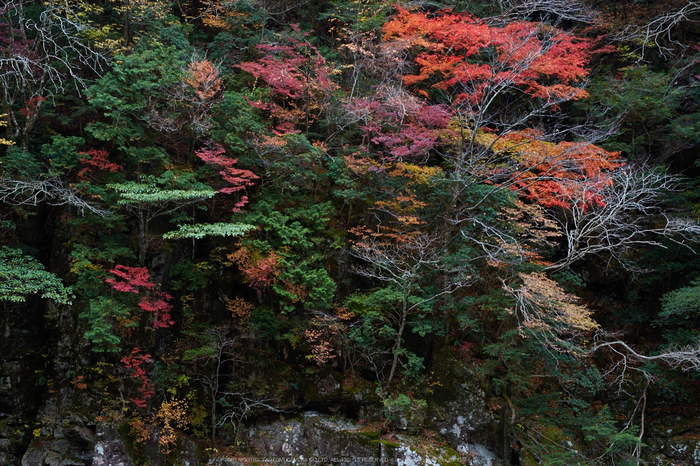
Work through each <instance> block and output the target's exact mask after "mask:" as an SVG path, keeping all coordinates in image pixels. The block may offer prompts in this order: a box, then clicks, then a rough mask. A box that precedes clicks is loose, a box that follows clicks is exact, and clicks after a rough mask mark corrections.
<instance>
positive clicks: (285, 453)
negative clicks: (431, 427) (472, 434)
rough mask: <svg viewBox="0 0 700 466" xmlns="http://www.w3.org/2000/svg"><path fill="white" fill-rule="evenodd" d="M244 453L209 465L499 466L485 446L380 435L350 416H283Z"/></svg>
mask: <svg viewBox="0 0 700 466" xmlns="http://www.w3.org/2000/svg"><path fill="white" fill-rule="evenodd" d="M247 440H248V444H249V447H251V448H252V450H253V451H254V452H255V453H254V454H252V455H247V456H246V457H245V458H244V457H225V456H222V457H218V458H215V459H212V460H211V461H210V462H209V463H208V464H209V466H237V465H240V464H245V463H246V462H247V463H250V462H251V461H255V460H256V459H257V460H259V461H266V460H267V461H270V460H278V461H284V462H285V463H287V464H324V463H332V464H342V465H347V466H366V465H367V464H392V465H394V464H395V465H402V466H413V465H416V466H418V465H435V466H437V465H460V464H466V465H479V466H487V465H488V466H496V465H499V464H501V463H498V462H497V461H496V459H495V456H494V455H493V454H492V453H490V452H488V451H487V450H486V449H485V448H483V447H482V448H474V447H473V446H462V448H461V452H460V451H458V450H456V449H453V448H451V447H450V446H448V445H445V443H444V441H441V439H440V440H438V439H433V440H430V439H426V438H425V437H421V436H414V435H407V434H389V435H382V434H381V432H380V431H378V430H375V429H373V428H372V427H369V426H365V425H362V424H359V423H356V422H354V421H350V420H346V419H336V418H335V417H331V416H328V415H324V414H320V413H317V412H313V411H312V412H306V413H304V415H303V416H302V417H301V418H300V419H294V420H280V421H276V422H273V423H270V424H266V425H260V426H256V427H252V428H251V429H250V430H249V431H248V439H247Z"/></svg>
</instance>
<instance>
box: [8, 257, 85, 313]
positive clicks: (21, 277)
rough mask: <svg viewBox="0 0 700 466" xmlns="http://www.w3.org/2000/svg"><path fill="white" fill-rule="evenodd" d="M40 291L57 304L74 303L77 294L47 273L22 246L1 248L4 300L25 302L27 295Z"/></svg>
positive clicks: (39, 292) (43, 295)
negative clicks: (74, 294) (18, 247)
mask: <svg viewBox="0 0 700 466" xmlns="http://www.w3.org/2000/svg"><path fill="white" fill-rule="evenodd" d="M29 294H36V295H39V296H41V297H42V298H46V299H52V300H54V301H56V302H57V303H61V304H71V299H72V298H73V297H74V296H73V293H72V290H71V288H70V287H64V286H63V283H61V280H60V279H59V278H58V277H57V276H56V275H54V274H52V273H51V272H47V271H46V269H45V268H44V266H43V265H41V264H40V263H39V262H38V261H37V260H36V259H34V258H32V257H29V256H26V255H25V254H24V253H22V251H21V250H20V249H13V248H8V247H7V246H2V248H0V301H10V302H24V301H25V300H26V295H29Z"/></svg>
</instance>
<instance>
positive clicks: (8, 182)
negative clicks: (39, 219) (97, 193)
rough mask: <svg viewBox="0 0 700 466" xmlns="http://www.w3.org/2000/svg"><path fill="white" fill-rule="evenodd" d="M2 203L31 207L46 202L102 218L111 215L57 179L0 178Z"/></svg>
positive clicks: (0, 199) (0, 200)
mask: <svg viewBox="0 0 700 466" xmlns="http://www.w3.org/2000/svg"><path fill="white" fill-rule="evenodd" d="M0 202H2V203H5V204H10V205H31V206H37V205H39V204H41V203H44V202H45V203H47V204H49V205H70V206H72V207H76V208H77V209H78V210H79V211H80V212H81V213H84V212H85V210H88V211H90V212H92V213H94V214H96V215H99V216H100V217H107V216H108V215H109V211H108V210H106V209H104V208H102V207H100V206H99V205H97V204H94V203H91V202H88V201H86V200H85V199H83V198H81V197H80V196H79V194H78V192H77V190H76V189H75V188H73V187H71V186H66V184H65V183H64V182H63V181H62V180H61V179H60V178H57V177H52V178H48V179H45V180H29V181H23V180H12V179H7V178H0Z"/></svg>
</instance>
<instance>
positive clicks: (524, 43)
mask: <svg viewBox="0 0 700 466" xmlns="http://www.w3.org/2000/svg"><path fill="white" fill-rule="evenodd" d="M384 40H385V41H392V42H394V43H396V44H397V45H399V46H400V47H402V48H404V49H410V48H416V49H418V50H421V51H420V52H419V53H418V55H417V56H416V58H415V62H416V64H417V65H418V70H419V73H418V74H413V75H407V76H404V78H403V79H404V82H405V83H406V84H408V85H415V84H418V83H422V82H424V81H429V82H431V83H432V84H431V87H432V88H434V89H437V90H441V91H446V90H449V89H451V88H455V87H457V88H461V89H458V94H457V96H456V101H467V102H470V103H474V102H476V101H478V100H479V99H481V98H482V97H483V95H484V92H485V91H486V90H487V89H488V88H489V87H491V88H492V87H494V86H496V87H499V86H508V87H517V88H519V89H520V90H521V91H524V92H525V93H527V94H529V95H530V96H532V97H539V98H543V99H558V100H561V99H564V100H571V99H579V98H582V97H586V96H587V95H588V94H587V93H586V92H585V91H584V90H583V89H581V88H580V87H578V86H576V85H575V83H576V81H578V80H580V79H582V78H584V77H585V76H586V75H587V74H588V70H587V68H586V66H587V65H588V60H589V56H590V50H591V48H592V45H593V41H591V40H590V39H585V38H583V39H582V38H577V37H575V36H573V35H572V34H569V33H566V32H564V31H560V30H558V29H555V28H551V27H549V26H547V25H544V24H541V23H533V22H527V21H514V22H510V23H507V24H505V25H492V24H488V23H486V22H484V21H482V20H479V19H478V18H475V17H473V16H471V15H469V14H468V13H461V14H453V13H451V12H450V11H449V10H447V11H441V12H438V13H435V14H431V15H428V14H425V13H410V12H409V11H408V10H405V9H403V8H399V10H398V14H397V15H396V17H395V18H394V19H392V20H391V21H389V22H388V23H387V24H385V25H384Z"/></svg>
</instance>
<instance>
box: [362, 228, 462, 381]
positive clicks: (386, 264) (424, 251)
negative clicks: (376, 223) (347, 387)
mask: <svg viewBox="0 0 700 466" xmlns="http://www.w3.org/2000/svg"><path fill="white" fill-rule="evenodd" d="M440 246H441V243H440V241H439V237H437V236H429V235H426V234H417V235H414V236H410V237H408V239H407V240H406V241H405V242H402V243H389V242H386V241H382V240H381V239H377V238H368V239H365V240H363V241H361V242H358V243H357V244H356V245H355V247H354V248H353V249H351V250H350V251H349V253H350V255H352V256H354V257H355V258H357V259H360V260H361V261H363V262H365V263H366V264H367V265H363V266H359V267H355V268H354V269H353V271H354V272H355V273H357V274H358V275H362V276H364V277H367V278H370V279H374V280H378V281H381V282H384V283H389V284H391V285H393V286H395V287H396V289H397V290H399V293H400V302H398V305H397V306H395V307H392V308H391V316H390V320H391V321H392V322H393V323H394V325H395V326H396V328H395V333H394V337H393V344H392V348H391V357H390V360H391V366H390V369H389V375H388V376H387V378H386V385H387V386H388V385H390V384H391V382H392V380H393V379H394V376H395V375H396V369H397V367H398V365H399V360H400V356H401V354H402V351H401V350H402V344H403V335H404V332H405V330H406V325H407V323H408V319H409V316H410V315H411V314H412V313H414V312H415V311H416V310H418V309H420V308H421V307H422V306H424V305H426V304H428V303H431V302H433V301H435V300H436V299H437V298H439V297H440V296H442V295H445V294H451V293H454V292H455V291H456V290H458V289H460V288H462V287H464V286H466V285H467V284H469V283H470V282H471V281H472V277H471V276H470V275H468V274H467V273H466V270H465V268H464V267H448V266H445V265H444V262H443V259H442V257H441V256H442V250H441V248H440ZM430 271H438V272H440V274H441V276H442V277H443V283H442V284H441V287H440V291H438V292H436V293H434V294H430V295H428V296H424V295H422V294H421V293H420V292H419V291H420V290H419V284H420V282H421V281H422V280H423V279H424V278H425V276H426V274H427V273H428V272H430ZM364 351H368V350H367V349H365V350H364ZM372 364H373V365H374V367H375V370H377V371H380V372H381V371H383V368H384V365H382V364H381V363H378V362H374V361H372Z"/></svg>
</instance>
